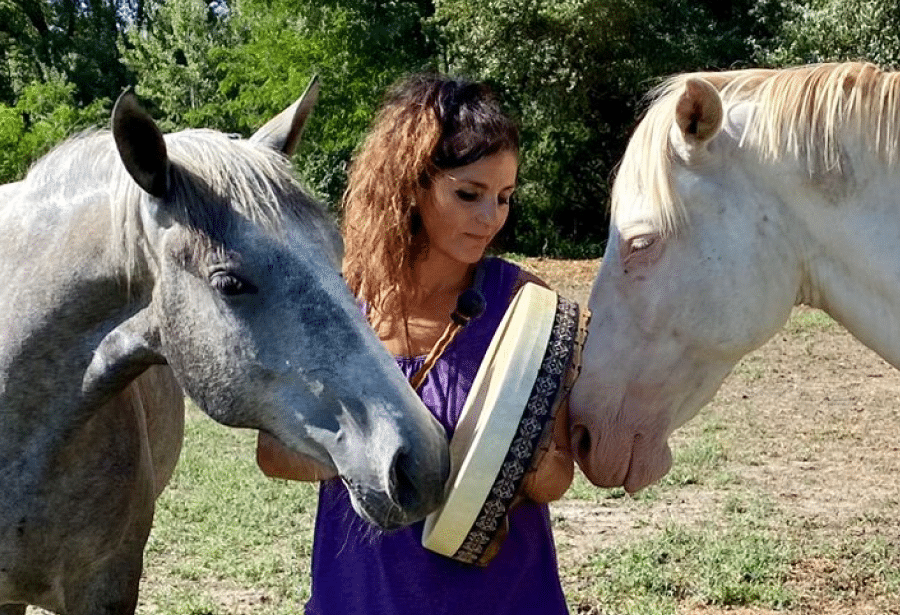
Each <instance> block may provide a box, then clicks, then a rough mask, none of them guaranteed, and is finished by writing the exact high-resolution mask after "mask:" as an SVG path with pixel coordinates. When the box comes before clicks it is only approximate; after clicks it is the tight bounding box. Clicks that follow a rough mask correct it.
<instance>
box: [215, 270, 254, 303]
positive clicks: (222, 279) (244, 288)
mask: <svg viewBox="0 0 900 615" xmlns="http://www.w3.org/2000/svg"><path fill="white" fill-rule="evenodd" d="M209 283H210V285H211V286H212V287H213V288H214V289H216V291H218V292H219V293H220V294H222V295H224V296H226V297H234V296H236V295H252V294H255V293H256V292H257V288H256V287H255V286H254V285H253V284H251V283H250V282H247V281H246V280H242V279H241V278H239V277H238V276H236V275H234V274H233V273H230V272H227V271H216V272H215V273H213V274H212V276H210V279H209Z"/></svg>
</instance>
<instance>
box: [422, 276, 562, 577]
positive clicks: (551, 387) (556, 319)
mask: <svg viewBox="0 0 900 615" xmlns="http://www.w3.org/2000/svg"><path fill="white" fill-rule="evenodd" d="M529 285H532V286H535V288H538V289H540V290H541V291H545V292H550V293H553V294H554V295H555V299H556V301H555V304H556V309H555V312H554V315H553V323H552V325H551V330H550V335H549V340H548V341H547V342H546V346H545V350H544V355H543V357H542V359H541V361H540V365H539V367H538V371H537V377H536V378H535V380H534V382H533V384H532V387H531V391H530V392H529V394H528V397H527V400H528V401H527V402H526V405H525V407H524V408H523V410H522V414H521V418H520V421H519V425H518V427H517V428H516V430H515V432H514V433H513V436H512V439H511V441H510V446H509V448H508V450H507V452H506V455H505V456H504V459H503V462H502V463H501V464H500V466H499V467H498V469H497V472H496V476H495V478H494V480H493V482H492V484H491V486H490V489H489V491H488V495H487V499H486V500H485V501H484V503H483V505H482V507H481V509H480V510H479V512H478V513H477V515H476V518H475V520H474V523H473V524H472V525H471V527H470V528H469V530H468V532H467V534H466V535H465V537H464V538H463V539H462V541H461V543H460V546H459V547H458V549H457V550H456V551H455V552H454V553H452V554H447V553H444V552H442V551H440V550H437V549H433V550H437V551H438V552H439V553H442V554H444V555H448V557H452V558H453V559H455V560H458V561H461V562H465V563H469V564H474V563H479V560H480V559H481V557H482V555H483V554H484V553H485V551H486V549H487V548H488V546H489V545H490V544H491V542H492V541H493V540H494V539H495V537H496V536H497V534H498V532H499V531H500V529H501V527H502V526H503V523H504V519H505V517H506V515H507V513H508V512H509V507H510V505H511V503H512V502H513V500H514V498H515V496H516V494H517V492H518V491H519V489H520V488H521V485H522V482H523V481H524V479H525V475H526V474H527V473H528V471H529V469H530V468H531V465H532V460H533V458H534V455H535V453H536V451H537V450H538V447H539V445H540V443H541V441H542V440H543V438H544V437H545V436H546V433H547V427H548V426H551V425H552V424H553V419H554V418H555V416H556V413H557V410H558V409H559V406H560V405H561V402H562V400H563V399H564V397H565V395H564V394H561V393H564V391H563V389H564V381H565V376H566V373H567V371H568V369H569V367H570V366H571V364H572V360H573V358H574V356H575V346H576V343H577V338H578V326H579V307H578V304H577V303H575V302H573V301H569V300H568V299H565V298H564V297H562V296H561V295H559V294H558V293H556V292H555V291H552V290H550V289H546V288H544V287H538V286H536V285H533V284H526V285H525V286H523V289H520V291H519V292H520V293H521V292H522V291H523V290H524V289H525V288H527V287H528V286H529ZM471 393H472V392H470V394H471ZM434 514H437V513H434ZM427 528H428V525H427V524H426V530H425V531H424V532H423V537H422V542H423V544H424V545H425V546H426V547H427V548H429V549H432V546H429V545H430V544H431V539H430V536H429V535H430V532H429V531H428V529H427ZM431 529H433V527H432V528H431Z"/></svg>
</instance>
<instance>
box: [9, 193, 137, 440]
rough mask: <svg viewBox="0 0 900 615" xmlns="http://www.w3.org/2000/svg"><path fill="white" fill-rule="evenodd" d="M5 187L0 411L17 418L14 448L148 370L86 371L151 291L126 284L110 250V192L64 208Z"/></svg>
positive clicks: (58, 429)
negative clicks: (105, 342)
mask: <svg viewBox="0 0 900 615" xmlns="http://www.w3.org/2000/svg"><path fill="white" fill-rule="evenodd" d="M2 194H3V195H4V196H6V197H10V196H11V195H12V198H10V199H8V200H6V202H4V203H2V204H0V279H2V280H3V284H2V286H0V412H2V413H3V414H6V415H7V416H6V418H7V419H8V420H6V421H4V422H5V423H6V424H7V425H9V426H15V429H11V430H9V429H4V430H3V432H2V433H0V441H2V440H4V439H8V440H9V443H8V444H11V445H8V446H5V447H0V450H5V451H6V452H8V453H9V452H12V451H15V450H16V449H17V448H19V447H20V446H28V445H29V443H28V442H26V441H25V439H24V435H25V434H33V433H44V434H47V433H51V434H52V433H56V434H59V435H60V437H62V436H63V434H65V433H66V432H67V431H68V430H70V429H73V428H75V425H76V424H77V423H78V422H79V421H82V420H85V418H86V414H87V413H88V411H89V410H90V409H91V408H94V407H96V406H97V405H98V403H99V402H102V401H105V400H106V399H108V398H109V397H110V396H111V395H113V394H114V393H115V392H116V391H117V390H119V389H121V388H122V387H124V386H125V385H126V384H127V382H128V381H130V379H131V378H133V377H135V376H136V375H137V374H138V373H140V371H142V369H143V367H141V368H139V369H138V368H137V366H135V368H133V369H131V370H130V371H129V370H123V369H122V364H120V365H118V366H117V369H118V371H117V372H113V373H111V374H109V377H100V376H101V375H100V374H96V373H95V374H94V377H93V378H92V379H88V378H86V374H87V372H88V367H89V366H90V365H91V364H92V361H94V360H95V357H96V354H97V350H98V348H99V347H100V346H101V344H102V342H103V340H104V339H105V338H106V337H107V336H108V335H109V334H110V332H111V331H113V330H114V329H115V328H116V327H118V326H119V325H120V324H121V323H122V322H124V321H126V320H127V319H129V318H132V317H133V316H134V314H135V313H137V312H139V310H140V309H141V307H142V305H143V304H146V303H147V298H146V295H147V294H148V291H147V290H146V289H144V288H142V286H141V284H140V283H139V281H137V280H131V281H130V283H126V279H125V271H124V269H123V268H122V267H120V266H118V265H117V264H116V263H114V261H113V259H112V257H111V256H110V255H111V252H112V250H111V249H110V242H109V240H108V239H107V238H108V237H109V235H110V226H111V216H110V215H109V212H108V208H107V207H106V206H105V203H103V198H102V196H98V195H87V196H86V197H85V198H84V199H82V200H80V201H76V202H75V203H74V204H71V205H68V206H66V207H61V206H59V205H58V204H51V205H49V206H48V205H43V206H35V205H33V204H30V203H29V202H28V199H27V198H24V197H20V198H18V199H17V198H16V197H15V195H14V194H13V193H12V191H11V190H8V189H7V190H4V191H3V192H2ZM29 205H30V206H29ZM95 371H96V370H95ZM135 371H136V372H137V373H134V372H135ZM48 423H56V425H55V428H53V427H51V428H50V429H47V427H50V425H48ZM36 424H40V425H42V426H43V428H42V429H40V430H35V429H32V427H34V425H36ZM13 432H16V433H13ZM17 440H19V442H18V444H17V443H16V441H17ZM30 444H32V445H33V443H30ZM12 454H13V455H15V453H14V452H13V453H12Z"/></svg>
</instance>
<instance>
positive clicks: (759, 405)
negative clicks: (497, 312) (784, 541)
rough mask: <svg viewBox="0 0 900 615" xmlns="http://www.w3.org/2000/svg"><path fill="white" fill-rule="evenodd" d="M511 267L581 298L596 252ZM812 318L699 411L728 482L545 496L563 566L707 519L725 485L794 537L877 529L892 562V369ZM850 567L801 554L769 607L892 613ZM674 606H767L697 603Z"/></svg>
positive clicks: (712, 611) (896, 601) (897, 391)
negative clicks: (655, 494) (651, 532)
mask: <svg viewBox="0 0 900 615" xmlns="http://www.w3.org/2000/svg"><path fill="white" fill-rule="evenodd" d="M522 265H523V266H525V267H526V268H527V269H530V270H531V271H533V272H535V273H537V274H538V275H539V276H541V277H543V278H544V279H545V280H546V281H547V282H548V283H550V285H551V286H554V287H555V288H557V289H558V290H559V292H560V293H561V294H563V295H564V296H567V297H569V298H571V299H575V300H577V301H579V302H580V303H582V304H585V303H586V301H587V298H588V296H589V293H590V285H591V281H592V280H593V277H594V275H595V273H596V270H597V267H598V265H599V261H555V260H542V259H527V260H525V261H524V262H523V263H522ZM807 316H815V315H814V314H812V311H811V310H809V309H808V308H803V307H798V308H795V310H794V317H793V318H792V321H791V322H794V321H795V319H797V318H799V319H800V321H801V322H802V321H804V317H807ZM811 320H812V321H813V324H812V325H810V326H803V325H796V324H795V325H794V326H793V327H792V325H791V324H790V323H789V325H788V327H787V328H786V329H785V330H784V331H782V332H781V333H779V334H777V335H776V336H775V337H774V338H772V339H771V340H770V341H769V342H768V343H767V344H765V345H764V346H763V347H762V348H760V349H758V350H757V351H755V352H753V353H751V354H750V355H748V356H747V357H745V358H744V360H743V361H741V363H739V365H738V366H737V367H736V368H735V370H734V371H733V372H732V374H731V375H730V376H729V377H728V378H727V379H726V381H725V383H724V385H723V386H722V388H721V389H720V390H719V392H718V394H717V395H716V398H715V399H714V400H713V402H712V403H711V404H710V405H709V406H708V407H707V408H706V409H704V410H703V411H702V412H703V413H713V414H714V415H715V417H716V420H718V421H719V423H721V424H722V425H724V426H725V427H724V429H723V430H724V441H725V442H726V446H725V456H726V458H727V459H726V461H725V466H726V467H725V470H726V471H727V472H728V473H729V474H730V475H731V476H732V477H733V479H732V480H731V481H729V486H728V487H726V488H720V487H718V486H713V487H708V486H703V484H702V483H701V484H700V485H697V486H688V487H685V488H683V489H677V490H669V491H668V495H666V496H664V497H661V498H659V499H658V500H656V501H654V502H652V503H650V504H647V503H642V504H641V506H640V507H637V506H634V505H633V502H629V501H628V498H622V499H621V500H619V501H618V502H599V503H592V502H589V501H578V500H574V501H563V502H561V503H558V504H556V505H554V509H553V510H554V514H555V515H557V516H558V518H561V519H563V520H564V521H565V523H562V524H560V529H559V530H558V531H557V541H558V543H559V552H560V564H561V569H562V570H563V571H567V570H570V569H572V568H575V567H576V564H577V563H579V562H581V561H584V558H585V557H589V556H590V553H591V552H592V551H594V550H595V549H597V548H601V547H603V548H608V547H609V546H610V545H615V544H617V543H624V542H625V541H628V540H631V539H633V538H634V537H635V536H636V535H637V534H638V533H640V532H647V531H648V528H649V529H652V528H659V527H662V526H663V525H665V524H666V523H669V522H671V521H673V520H674V521H676V522H679V523H685V524H698V523H705V522H708V520H709V519H714V518H715V514H714V510H715V509H716V507H717V506H719V505H720V504H721V500H722V498H723V497H727V496H728V492H729V491H731V492H734V491H736V490H737V491H740V492H741V493H743V494H749V495H750V497H754V494H758V497H759V498H761V499H762V498H765V499H766V501H768V502H770V504H771V506H772V507H773V510H775V511H777V512H778V514H779V515H781V516H784V517H786V518H789V519H793V520H794V522H793V523H792V524H791V526H790V528H789V529H787V530H786V531H790V532H794V533H795V534H794V536H795V537H799V539H800V540H801V541H804V540H805V541H827V542H829V543H830V544H836V545H840V544H848V545H851V544H852V543H853V542H854V541H860V540H863V539H865V538H872V537H873V536H877V537H880V538H882V539H883V540H884V541H885V544H887V545H893V550H892V553H893V555H892V556H891V557H892V558H893V559H892V560H891V561H887V562H885V565H887V566H892V567H894V568H895V569H896V567H897V566H898V565H900V561H898V560H897V556H896V553H897V550H896V546H897V545H898V544H900V479H898V476H900V403H898V402H900V371H897V370H895V369H893V368H892V367H891V366H889V365H888V364H887V363H886V362H885V361H883V360H882V359H881V358H879V357H878V356H877V355H875V354H874V353H873V352H872V351H870V350H869V349H867V348H866V347H864V346H863V345H862V344H861V343H859V342H858V341H856V340H855V339H854V338H853V337H851V336H850V334H849V333H847V332H846V331H845V330H844V329H843V328H842V327H840V326H838V325H836V324H834V323H833V322H829V321H828V320H827V319H815V318H811ZM823 321H824V323H825V324H822V323H823ZM689 426H690V424H689ZM677 435H678V434H677V432H676V436H675V437H673V440H674V446H673V448H677V444H678V438H677ZM853 568H854V566H853V561H852V558H851V559H850V561H849V562H848V561H847V559H842V558H840V557H839V556H838V555H836V556H835V557H833V558H832V557H809V558H804V557H803V556H801V557H800V558H798V560H797V561H795V562H793V563H792V565H791V571H792V572H791V578H790V581H789V583H790V584H791V586H792V589H793V590H794V591H795V592H796V594H798V595H799V596H800V600H799V604H798V605H795V606H794V607H791V609H790V610H788V611H780V612H781V613H784V612H788V613H797V614H800V613H804V614H806V613H810V614H818V613H822V614H829V615H863V614H866V615H870V614H871V615H875V614H878V615H882V614H886V613H892V614H898V613H900V595H897V594H896V593H894V594H893V595H892V594H891V593H888V594H885V593H884V592H883V591H879V590H876V589H873V588H871V585H872V583H870V581H871V579H866V578H857V576H856V575H855V572H854V570H853ZM564 574H565V572H564ZM569 582H576V583H577V580H573V579H571V578H570V579H569ZM685 613H692V614H697V615H700V614H702V615H719V614H720V613H730V614H732V615H751V614H752V615H761V614H762V613H770V611H764V610H747V609H743V610H728V609H717V608H701V609H691V610H686V611H685Z"/></svg>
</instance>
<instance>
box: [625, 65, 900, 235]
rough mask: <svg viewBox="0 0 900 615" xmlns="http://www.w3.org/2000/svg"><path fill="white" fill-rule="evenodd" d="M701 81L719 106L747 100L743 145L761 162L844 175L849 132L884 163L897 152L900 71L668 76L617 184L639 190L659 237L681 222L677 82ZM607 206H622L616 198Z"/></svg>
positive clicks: (844, 68) (834, 68) (843, 68)
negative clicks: (676, 181) (676, 174)
mask: <svg viewBox="0 0 900 615" xmlns="http://www.w3.org/2000/svg"><path fill="white" fill-rule="evenodd" d="M691 77H700V78H703V79H706V80H707V81H708V82H710V83H711V84H712V85H713V86H715V87H716V89H718V90H719V92H720V94H721V96H722V100H723V102H724V104H725V105H726V107H727V106H728V105H730V104H737V103H741V102H752V103H754V110H753V115H752V116H751V117H750V119H749V121H748V122H747V126H746V129H745V133H744V135H743V136H742V141H741V142H742V145H744V146H747V147H752V148H755V149H757V150H758V151H759V152H760V155H761V156H762V157H763V158H765V159H768V160H772V161H779V160H785V159H792V160H795V161H798V162H800V163H801V164H802V165H804V167H805V169H806V171H807V172H808V173H809V175H810V176H811V177H813V176H821V175H823V174H828V175H837V176H840V175H841V174H842V173H843V170H844V169H843V163H844V158H843V157H844V156H845V154H844V152H843V147H842V141H841V139H842V138H844V137H846V136H848V135H851V134H852V135H856V136H858V137H861V138H863V139H865V141H866V142H867V143H870V144H871V146H872V152H873V153H875V154H876V155H878V156H880V157H881V158H882V159H883V160H884V161H885V162H886V163H888V164H893V163H895V162H897V161H898V154H900V129H898V126H900V73H889V72H884V71H882V70H880V69H879V68H877V67H876V66H874V65H872V64H867V63H855V62H849V63H843V64H816V65H810V66H801V67H796V68H791V69H781V70H771V69H748V70H738V71H724V72H719V73H692V74H681V75H676V76H674V77H671V78H669V79H667V80H666V81H665V82H663V83H662V84H661V85H660V86H659V87H658V88H656V89H655V90H653V91H652V92H651V93H650V99H651V105H650V107H649V109H648V110H647V113H646V116H645V117H644V119H643V120H642V121H641V123H640V124H639V125H638V127H637V129H636V130H635V133H634V136H633V137H632V143H631V144H629V147H628V150H627V151H626V154H625V156H624V157H623V159H622V165H621V167H620V169H619V172H618V179H617V181H616V185H619V184H621V185H623V186H625V185H630V186H636V185H641V186H643V187H644V189H645V190H646V191H647V193H646V194H645V196H646V197H647V198H648V199H649V201H650V206H651V209H652V211H653V214H654V215H655V217H656V218H657V220H656V221H657V222H658V224H659V227H660V229H661V230H662V231H663V232H664V233H671V232H674V231H675V230H676V229H677V227H678V226H679V225H680V224H681V223H682V222H683V221H684V219H685V212H684V206H683V204H682V203H680V202H679V201H678V198H677V195H676V194H675V192H674V190H673V187H672V184H671V170H672V163H673V161H674V159H675V154H674V151H673V150H672V147H671V144H670V140H669V133H670V130H671V128H672V124H673V121H674V118H675V105H676V103H677V101H678V97H679V96H680V93H681V91H682V88H683V86H684V83H685V81H686V80H687V79H689V78H691ZM615 192H616V190H615V187H614V195H613V206H614V207H617V206H619V205H621V206H627V204H626V203H623V202H622V201H623V199H622V198H617V195H616V194H615Z"/></svg>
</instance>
